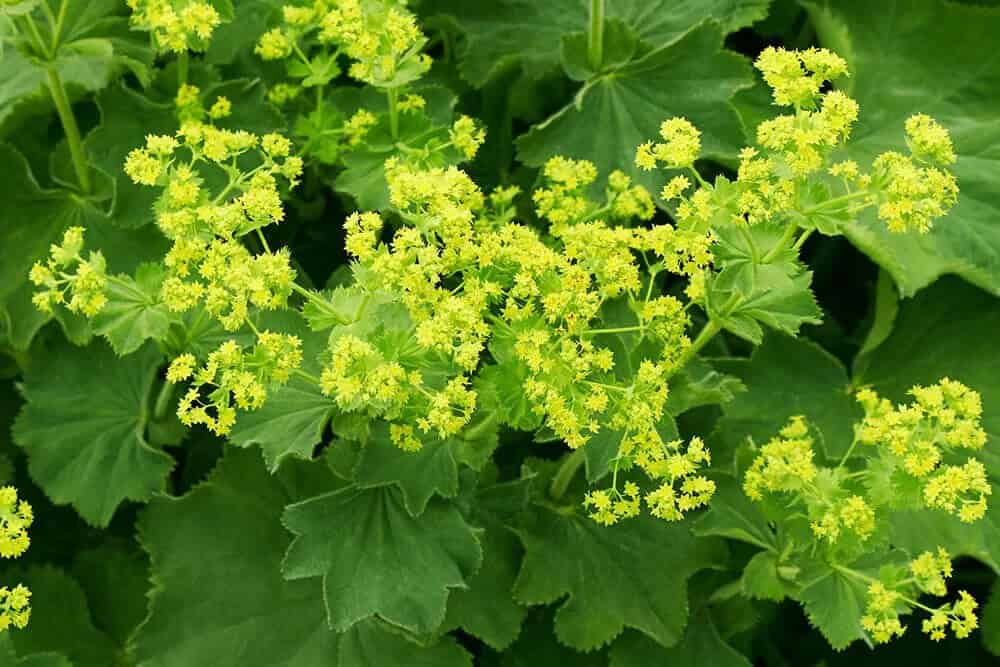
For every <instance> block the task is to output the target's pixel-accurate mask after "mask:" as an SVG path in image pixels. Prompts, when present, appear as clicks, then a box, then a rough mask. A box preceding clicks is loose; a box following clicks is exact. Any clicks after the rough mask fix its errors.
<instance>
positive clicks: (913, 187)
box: [872, 151, 958, 234]
mask: <svg viewBox="0 0 1000 667" xmlns="http://www.w3.org/2000/svg"><path fill="white" fill-rule="evenodd" d="M872 182H873V186H874V187H875V188H877V198H878V217H879V219H880V220H883V221H884V222H885V223H886V226H887V227H888V228H889V231H891V232H907V231H917V232H919V233H921V234H924V233H926V232H928V231H929V230H930V229H931V227H932V226H933V224H934V220H935V219H936V218H940V217H941V216H943V215H945V214H946V213H948V211H950V210H951V208H952V207H953V206H954V205H955V203H956V202H957V201H958V182H957V181H956V180H955V176H954V175H953V174H952V173H951V172H949V171H948V170H947V169H943V168H938V167H934V166H922V165H921V164H920V162H919V161H917V160H916V159H914V158H913V157H912V156H907V155H903V154H902V153H897V152H895V151H889V152H886V153H882V154H881V155H879V156H878V157H877V158H876V159H875V162H874V163H873V164H872Z"/></svg>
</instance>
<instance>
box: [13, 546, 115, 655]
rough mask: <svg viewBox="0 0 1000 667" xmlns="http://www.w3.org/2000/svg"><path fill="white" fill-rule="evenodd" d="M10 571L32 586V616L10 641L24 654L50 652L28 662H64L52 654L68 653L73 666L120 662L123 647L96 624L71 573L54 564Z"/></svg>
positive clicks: (18, 651)
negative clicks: (117, 644) (26, 625)
mask: <svg viewBox="0 0 1000 667" xmlns="http://www.w3.org/2000/svg"><path fill="white" fill-rule="evenodd" d="M11 574H12V576H13V577H14V580H15V581H17V582H19V583H22V584H24V585H25V586H27V587H28V588H29V589H31V620H30V622H29V623H28V627H26V628H25V629H23V630H16V631H13V632H10V635H11V637H10V639H11V644H13V646H14V649H15V651H16V653H17V655H19V656H22V657H27V656H31V655H32V654H37V653H45V654H48V655H47V656H45V657H44V658H41V657H38V658H35V660H37V663H36V662H34V661H28V662H27V663H26V664H28V665H32V667H34V666H35V665H36V664H37V665H39V666H41V665H46V664H49V665H60V664H65V663H62V662H60V660H59V658H58V657H57V655H53V654H59V655H62V656H65V657H66V658H68V659H69V660H68V661H67V662H70V661H71V664H72V665H73V667H107V666H108V665H113V664H116V663H117V662H118V659H119V657H120V655H121V649H120V648H118V647H116V646H115V644H114V642H112V641H111V639H110V638H109V637H108V636H107V635H105V634H104V633H103V632H101V631H100V630H98V629H97V628H95V627H94V623H93V621H92V620H91V617H90V610H89V609H88V607H87V599H86V597H84V594H83V591H82V590H81V589H80V585H79V584H78V583H77V582H76V581H75V580H74V579H73V578H72V577H70V576H69V575H67V574H66V573H65V572H63V571H62V570H59V569H57V568H55V567H51V566H42V567H32V568H29V569H27V570H26V571H22V570H15V571H13V572H12V573H11ZM5 583H6V582H5ZM18 664H21V663H18Z"/></svg>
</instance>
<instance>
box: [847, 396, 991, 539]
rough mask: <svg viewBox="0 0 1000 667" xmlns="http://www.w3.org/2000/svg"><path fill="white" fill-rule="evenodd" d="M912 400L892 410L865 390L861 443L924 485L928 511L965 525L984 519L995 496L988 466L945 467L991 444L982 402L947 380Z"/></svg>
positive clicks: (976, 463)
mask: <svg viewBox="0 0 1000 667" xmlns="http://www.w3.org/2000/svg"><path fill="white" fill-rule="evenodd" d="M910 395H911V396H913V398H914V401H913V402H912V403H910V404H908V405H893V404H892V403H891V402H889V401H888V400H886V399H884V398H881V397H879V396H878V395H877V394H876V393H875V392H874V391H872V390H871V389H863V390H861V391H860V392H859V393H858V400H859V402H860V403H861V405H862V407H864V409H865V419H864V421H862V423H861V424H860V426H859V427H858V430H857V438H858V441H859V442H860V443H863V444H866V445H871V446H873V447H875V448H877V451H878V453H879V455H881V456H882V457H884V458H885V459H886V460H887V461H888V462H889V464H890V465H891V466H892V467H894V468H899V469H900V470H901V471H903V472H905V473H906V474H907V475H909V476H911V477H914V478H916V479H919V480H921V481H922V482H923V500H924V503H925V504H926V506H927V507H930V508H936V509H941V510H944V511H946V512H948V513H950V514H955V515H957V516H958V517H959V518H960V519H961V520H962V521H964V522H972V521H976V520H978V519H980V518H982V516H983V515H984V514H985V512H986V507H987V497H988V496H989V495H991V493H992V487H991V486H990V483H989V480H988V479H987V476H986V469H985V467H984V466H983V464H982V463H981V462H980V461H979V460H977V459H975V458H971V457H970V458H968V459H967V460H966V462H965V463H964V464H962V465H957V464H950V463H945V458H946V457H947V456H949V455H952V454H957V453H958V452H959V451H961V450H971V451H977V450H980V449H982V448H983V446H984V445H985V444H986V439H987V436H986V431H985V430H984V429H983V426H982V422H981V418H982V410H983V408H982V399H981V398H980V396H979V394H978V393H977V392H976V391H974V390H972V389H969V388H968V387H966V386H965V385H963V384H962V383H960V382H957V381H955V380H951V379H948V378H944V379H942V380H940V381H939V382H938V383H936V384H933V385H929V386H926V387H924V386H916V387H914V388H912V389H911V390H910Z"/></svg>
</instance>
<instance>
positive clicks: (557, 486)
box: [549, 447, 586, 500]
mask: <svg viewBox="0 0 1000 667" xmlns="http://www.w3.org/2000/svg"><path fill="white" fill-rule="evenodd" d="M585 460H586V458H585V455H584V453H583V447H581V448H580V449H577V450H574V451H573V452H572V453H570V455H569V456H567V457H566V458H565V459H564V460H563V462H562V465H560V466H559V470H557V471H556V475H555V477H553V478H552V484H551V485H550V486H549V495H550V496H552V497H553V498H554V499H556V500H558V499H560V498H562V497H563V494H565V493H566V489H568V488H569V485H570V482H572V481H573V478H574V477H576V473H577V471H578V470H579V469H580V466H582V465H583V463H584V461H585Z"/></svg>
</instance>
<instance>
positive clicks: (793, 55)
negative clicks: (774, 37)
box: [754, 46, 848, 109]
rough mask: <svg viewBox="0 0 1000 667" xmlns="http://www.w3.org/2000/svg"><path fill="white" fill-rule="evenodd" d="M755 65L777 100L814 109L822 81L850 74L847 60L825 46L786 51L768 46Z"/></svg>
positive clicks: (778, 103)
mask: <svg viewBox="0 0 1000 667" xmlns="http://www.w3.org/2000/svg"><path fill="white" fill-rule="evenodd" d="M754 65H755V66H756V67H757V69H758V70H760V73H761V74H762V75H763V76H764V81H765V82H767V85H768V86H770V87H771V90H772V91H773V94H774V103H775V104H777V105H779V106H792V107H795V108H796V109H813V108H815V106H816V102H817V100H818V99H819V98H820V96H821V93H820V91H821V90H822V88H823V84H825V83H826V82H828V81H833V80H834V79H837V78H840V77H842V76H846V75H847V73H848V72H847V63H846V62H845V61H844V59H843V58H841V57H840V56H838V55H837V54H835V53H833V52H831V51H828V50H826V49H817V48H810V49H806V50H804V51H787V50H785V49H782V48H775V47H773V46H769V47H767V48H766V49H764V50H763V51H762V52H761V54H760V55H759V56H758V57H757V60H756V62H755V63H754Z"/></svg>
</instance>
